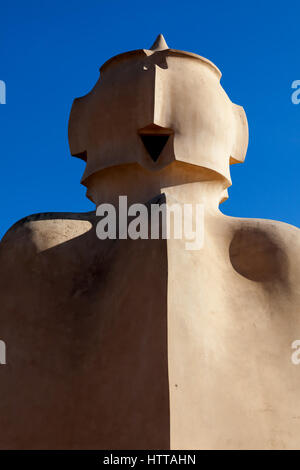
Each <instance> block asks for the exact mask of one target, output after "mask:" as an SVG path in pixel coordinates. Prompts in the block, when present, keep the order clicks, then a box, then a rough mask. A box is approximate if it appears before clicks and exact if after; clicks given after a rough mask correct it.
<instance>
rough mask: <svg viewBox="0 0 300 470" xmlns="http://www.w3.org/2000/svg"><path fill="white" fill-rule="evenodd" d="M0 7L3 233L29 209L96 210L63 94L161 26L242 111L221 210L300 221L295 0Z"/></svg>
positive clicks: (88, 81) (299, 39)
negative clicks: (240, 149)
mask: <svg viewBox="0 0 300 470" xmlns="http://www.w3.org/2000/svg"><path fill="white" fill-rule="evenodd" d="M0 10H1V11H0V15H1V29H0V50H1V56H0V80H4V81H5V82H6V85H7V104H6V105H0V137H1V138H0V155H1V160H0V162H1V184H0V200H1V212H0V214H1V224H0V236H1V235H3V234H4V232H5V231H6V230H7V229H8V228H9V227H10V226H11V225H12V224H13V223H14V222H15V221H17V220H19V219H20V218H22V217H24V216H26V215H29V214H31V213H35V212H48V211H79V212H81V211H89V210H93V207H94V206H93V205H92V203H91V202H89V201H88V199H87V198H86V197H85V188H84V187H82V186H81V185H80V178H81V175H82V173H83V170H84V162H82V161H81V160H78V159H76V158H71V157H70V154H69V149H68V143H67V122H68V115H69V111H70V106H71V104H72V100H73V98H75V97H78V96H81V95H84V94H85V93H87V92H88V91H89V90H90V89H91V88H92V87H93V86H94V84H95V82H96V81H97V79H98V73H99V72H98V69H99V66H100V65H101V64H102V63H103V62H104V61H105V60H106V59H108V58H109V57H111V56H112V55H115V54H117V53H119V52H123V51H127V50H130V49H138V48H147V47H150V45H151V44H152V42H153V41H154V39H155V37H156V35H157V34H158V33H160V32H161V33H163V34H164V35H165V38H166V40H167V42H168V44H169V46H170V47H173V48H175V49H182V50H187V51H192V52H196V53H198V54H200V55H203V56H204V57H207V58H208V59H210V60H212V61H213V62H214V63H215V64H216V65H217V66H218V67H219V68H220V69H221V71H222V73H223V77H222V85H223V87H224V88H225V90H226V91H227V93H228V94H229V96H230V98H231V99H232V101H234V102H235V103H237V104H241V105H242V106H244V108H245V110H246V113H247V116H248V121H249V128H250V143H249V149H248V154H247V157H246V161H245V163H244V164H243V165H235V166H233V167H231V168H232V179H233V186H232V187H231V189H230V199H229V201H227V202H226V203H225V204H223V205H222V206H221V207H222V210H223V212H225V213H226V214H229V215H235V216H242V217H259V218H270V219H276V220H282V221H285V222H288V223H290V224H294V225H297V226H298V227H299V226H300V213H299V202H300V195H299V173H300V105H298V106H297V105H293V104H292V102H291V93H292V89H291V83H292V82H293V81H294V80H297V79H300V53H299V43H300V35H299V17H300V6H299V3H298V2H274V1H272V2H271V1H255V0H254V1H253V0H252V1H251V2H250V1H247V2H243V1H232V0H228V1H224V0H222V1H221V0H219V1H213V0H212V1H207V0H206V1H205V2H201V1H199V0H195V1H189V0H186V1H184V2H183V1H177V0H174V1H170V0H165V1H163V2H144V1H130V0H129V1H126V2H125V1H121V0H111V1H108V0H106V1H102V0H97V1H96V0H85V1H82V0H80V1H79V0H72V1H70V0H60V1H58V0H52V1H51V2H50V1H43V0H27V1H20V0H19V1H13V0H12V1H9V2H8V1H7V2H1V6H0Z"/></svg>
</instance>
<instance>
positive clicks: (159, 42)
mask: <svg viewBox="0 0 300 470" xmlns="http://www.w3.org/2000/svg"><path fill="white" fill-rule="evenodd" d="M164 49H169V46H168V44H167V43H166V41H165V38H164V37H163V35H162V34H159V35H158V36H157V38H156V39H155V41H154V43H153V45H152V46H151V47H150V51H163V50H164Z"/></svg>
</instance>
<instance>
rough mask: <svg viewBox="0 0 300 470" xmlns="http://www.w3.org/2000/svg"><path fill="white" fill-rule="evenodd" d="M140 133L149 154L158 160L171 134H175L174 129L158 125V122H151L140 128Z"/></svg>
mask: <svg viewBox="0 0 300 470" xmlns="http://www.w3.org/2000/svg"><path fill="white" fill-rule="evenodd" d="M138 134H139V136H140V138H141V140H142V142H143V144H144V146H145V149H146V150H147V152H148V154H149V156H150V157H151V159H152V160H153V161H154V162H156V161H157V160H158V158H159V156H160V154H161V153H162V151H163V149H164V147H165V145H166V143H167V142H168V140H169V137H170V135H172V134H173V130H172V129H169V128H166V127H161V126H157V125H156V124H150V125H149V126H146V127H143V128H142V129H140V130H139V131H138Z"/></svg>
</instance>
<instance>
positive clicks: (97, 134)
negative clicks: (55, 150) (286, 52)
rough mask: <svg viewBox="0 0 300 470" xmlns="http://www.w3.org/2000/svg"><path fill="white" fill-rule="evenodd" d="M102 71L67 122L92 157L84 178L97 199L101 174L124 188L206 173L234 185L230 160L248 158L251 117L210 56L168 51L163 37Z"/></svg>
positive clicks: (74, 145) (77, 144) (75, 145)
mask: <svg viewBox="0 0 300 470" xmlns="http://www.w3.org/2000/svg"><path fill="white" fill-rule="evenodd" d="M100 72H101V74H100V78H99V80H98V82H97V83H96V85H95V87H94V88H93V89H92V90H91V92H90V93H88V94H87V95H86V96H84V97H82V98H77V99H75V100H74V103H73V106H72V110H71V115H70V121H69V143H70V149H71V154H72V155H74V156H77V157H80V158H82V159H84V160H85V161H86V169H85V172H84V175H83V178H82V182H83V184H85V185H86V186H87V187H88V193H89V195H90V197H91V198H92V199H93V197H92V196H91V194H92V192H93V190H92V189H91V188H92V186H93V185H94V183H93V182H94V181H95V177H96V178H97V180H99V179H100V180H101V181H102V184H103V187H106V188H108V187H110V185H112V186H116V188H117V187H118V189H119V190H120V191H122V190H126V187H127V186H128V185H132V184H133V185H134V184H136V185H138V182H139V181H140V183H141V185H142V186H145V185H146V186H147V184H149V186H151V185H153V184H154V185H155V182H157V186H158V187H159V186H161V185H162V184H168V183H170V184H183V183H186V182H188V181H190V180H195V181H196V180H197V178H200V175H202V176H201V177H202V178H203V175H205V178H208V179H214V178H217V179H218V178H219V179H220V178H221V179H223V180H224V187H228V186H229V185H230V172H229V165H230V164H231V163H237V162H243V160H244V158H245V154H246V150H247V145H248V126H247V118H246V115H245V112H244V110H243V108H242V107H241V106H238V105H236V104H233V103H232V102H231V101H230V99H229V98H228V96H227V94H226V93H225V91H224V90H223V88H222V86H221V85H220V78H221V73H220V71H219V69H218V68H217V67H216V66H215V65H214V64H213V63H212V62H210V61H209V60H207V59H204V58H203V57H200V56H199V55H197V54H193V53H189V52H183V51H177V50H174V49H169V48H168V46H167V44H166V42H165V40H164V38H163V37H162V36H161V35H160V36H158V38H157V40H156V41H155V43H154V44H153V46H152V47H151V49H149V50H147V49H140V50H136V51H131V52H126V53H124V54H120V55H117V56H115V57H113V58H111V59H109V60H108V61H107V62H106V63H105V64H104V65H102V67H101V69H100ZM105 191H107V189H104V192H105Z"/></svg>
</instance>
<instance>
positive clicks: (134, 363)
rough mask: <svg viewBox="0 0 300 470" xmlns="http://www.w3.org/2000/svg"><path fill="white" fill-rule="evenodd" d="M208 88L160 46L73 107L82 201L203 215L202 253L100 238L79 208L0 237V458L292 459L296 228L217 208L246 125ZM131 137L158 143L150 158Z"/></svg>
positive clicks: (296, 409) (213, 71)
mask: <svg viewBox="0 0 300 470" xmlns="http://www.w3.org/2000/svg"><path fill="white" fill-rule="evenodd" d="M219 79H220V72H219V71H218V69H217V68H216V67H215V66H214V65H213V64H212V63H211V62H209V61H207V60H206V59H203V58H201V57H200V56H197V55H196V54H191V53H184V52H182V51H177V50H173V49H169V48H168V46H167V45H166V44H165V42H164V40H163V38H159V39H158V40H157V41H156V44H155V45H154V47H153V48H152V49H149V50H143V49H141V50H138V51H134V52H131V53H126V54H123V55H120V56H117V57H116V58H113V59H111V60H110V61H108V62H107V63H106V64H105V65H104V66H103V67H102V69H101V77H100V80H99V82H98V83H97V85H96V86H95V88H94V89H93V90H92V91H91V92H90V93H89V94H88V95H87V96H86V97H83V98H80V99H79V100H75V102H74V104H73V107H72V112H71V118H70V126H69V140H70V148H71V153H72V154H73V155H76V156H80V157H81V158H84V159H85V160H86V161H87V167H86V171H85V174H84V178H83V182H84V184H85V185H86V187H87V195H88V197H89V198H90V199H91V200H92V201H94V203H95V204H96V206H98V205H99V204H101V203H102V202H112V203H114V204H116V203H117V200H118V196H119V195H127V196H128V202H129V203H132V202H145V203H146V202H148V201H151V200H154V199H153V198H156V199H155V201H160V202H163V201H166V203H167V204H168V205H171V204H174V203H178V204H179V205H183V204H186V203H189V204H197V203H200V204H203V207H204V244H203V247H202V248H201V249H200V250H198V251H188V250H186V247H185V240H183V239H181V240H179V239H174V238H171V239H168V240H164V239H158V240H153V239H152V240H151V239H148V240H141V239H139V240H130V239H127V240H104V241H103V240H102V241H100V240H99V239H98V238H97V236H96V230H95V227H96V224H97V217H96V215H95V213H87V214H67V213H60V214H40V215H35V216H30V217H27V218H26V219H23V220H22V221H20V222H18V223H17V224H15V225H14V226H13V227H12V228H11V229H10V230H9V231H8V232H7V234H6V235H5V236H4V238H3V240H2V241H1V244H0V301H1V311H0V332H1V339H4V340H5V342H6V344H7V364H6V365H5V366H0V421H1V427H0V447H1V448H10V449H14V448H22V449H23V448H24V449H36V448H53V449H54V448H55V449H58V448H71V449H85V448H98V449H142V448H144V449H169V448H171V449H285V448H300V442H299V434H300V398H299V397H300V395H299V390H300V368H299V369H298V368H297V366H295V365H294V364H293V363H292V362H291V354H292V350H291V344H292V342H293V341H294V340H295V339H298V338H299V334H300V315H299V311H300V289H299V280H300V263H299V261H300V259H299V258H300V256H299V253H300V235H299V233H300V232H299V229H297V228H295V227H292V226H290V225H288V224H284V223H281V222H276V221H271V220H259V219H243V218H233V217H227V216H225V215H224V214H223V213H222V212H221V211H220V209H219V203H220V202H221V201H222V200H224V198H226V197H227V193H226V190H227V188H228V186H229V185H230V175H229V164H230V163H236V162H242V161H243V160H244V157H245V153H246V148H247V141H248V128H247V121H246V116H245V113H244V111H243V109H242V108H241V107H240V106H237V105H235V104H233V103H232V102H231V101H230V99H229V98H228V97H227V95H226V93H225V92H224V90H223V88H222V87H221V85H220V83H219ZM147 132H148V133H149V134H151V135H152V134H153V135H155V134H159V133H161V134H163V133H166V134H167V135H169V138H168V141H167V144H166V145H165V147H164V148H163V150H162V152H161V154H160V156H159V158H158V160H157V161H156V162H155V161H153V160H152V159H151V157H150V155H149V153H148V152H147V150H146V148H145V147H144V145H143V143H142V140H141V133H142V134H143V133H147ZM253 138H255V136H254V137H253ZM241 171H242V169H241ZM149 204H151V202H150V203H149Z"/></svg>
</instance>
